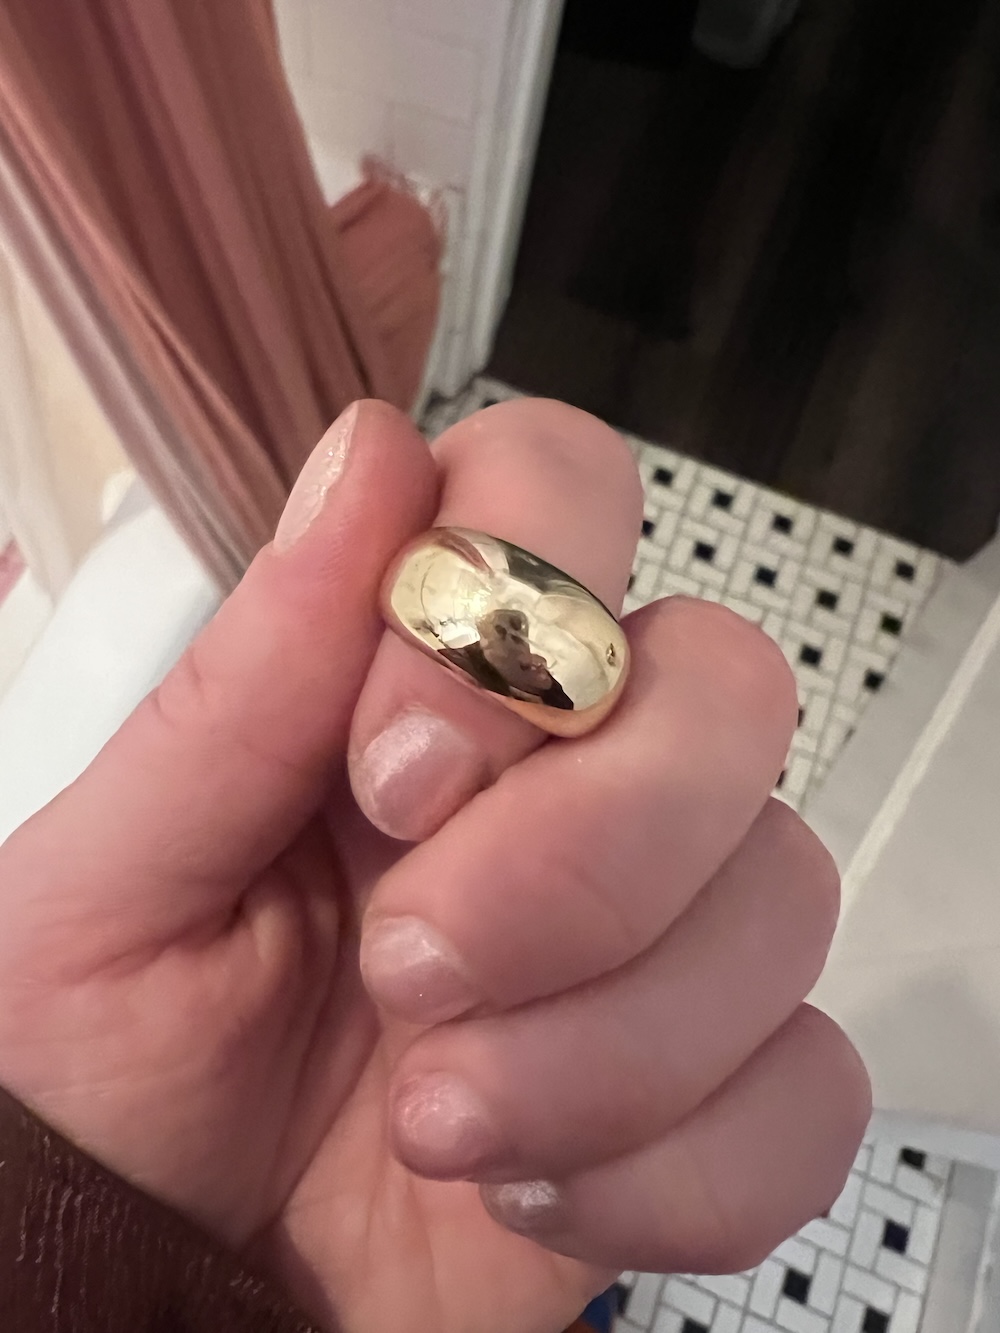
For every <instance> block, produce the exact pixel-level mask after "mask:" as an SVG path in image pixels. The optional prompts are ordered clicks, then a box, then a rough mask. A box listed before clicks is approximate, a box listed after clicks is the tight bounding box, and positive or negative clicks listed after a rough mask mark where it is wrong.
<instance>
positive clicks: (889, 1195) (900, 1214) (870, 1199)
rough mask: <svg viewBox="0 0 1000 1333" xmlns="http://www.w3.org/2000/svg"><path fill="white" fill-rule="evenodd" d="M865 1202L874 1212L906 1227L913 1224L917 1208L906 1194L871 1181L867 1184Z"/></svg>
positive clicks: (864, 1195) (864, 1194)
mask: <svg viewBox="0 0 1000 1333" xmlns="http://www.w3.org/2000/svg"><path fill="white" fill-rule="evenodd" d="M863 1203H864V1206H865V1207H866V1208H869V1209H870V1210H871V1211H872V1212H873V1213H880V1214H881V1215H882V1216H883V1217H888V1218H891V1220H892V1221H893V1222H898V1223H899V1224H900V1226H904V1227H908V1226H909V1225H910V1224H911V1222H912V1221H913V1215H914V1212H915V1209H916V1205H915V1204H914V1202H913V1200H912V1199H908V1198H907V1197H906V1195H905V1194H899V1193H898V1192H897V1191H896V1190H891V1189H888V1188H887V1187H886V1186H885V1185H878V1184H876V1183H875V1182H874V1181H869V1182H868V1184H867V1185H866V1186H865V1188H864V1193H863Z"/></svg>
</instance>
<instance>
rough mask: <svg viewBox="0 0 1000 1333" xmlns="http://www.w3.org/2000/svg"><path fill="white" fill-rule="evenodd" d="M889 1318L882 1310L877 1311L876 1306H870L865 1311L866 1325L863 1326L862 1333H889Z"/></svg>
mask: <svg viewBox="0 0 1000 1333" xmlns="http://www.w3.org/2000/svg"><path fill="white" fill-rule="evenodd" d="M888 1329H889V1316H888V1315H887V1314H883V1313H882V1311H881V1310H876V1309H875V1308H874V1306H871V1305H869V1306H868V1308H867V1309H866V1310H865V1319H864V1323H863V1324H862V1325H861V1333H888Z"/></svg>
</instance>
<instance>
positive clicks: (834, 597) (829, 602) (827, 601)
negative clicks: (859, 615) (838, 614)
mask: <svg viewBox="0 0 1000 1333" xmlns="http://www.w3.org/2000/svg"><path fill="white" fill-rule="evenodd" d="M839 601H840V594H839V593H835V592H831V591H830V589H829V588H820V590H819V592H818V593H817V594H816V605H817V606H822V607H823V608H824V609H825V610H827V611H836V609H837V603H838V602H839Z"/></svg>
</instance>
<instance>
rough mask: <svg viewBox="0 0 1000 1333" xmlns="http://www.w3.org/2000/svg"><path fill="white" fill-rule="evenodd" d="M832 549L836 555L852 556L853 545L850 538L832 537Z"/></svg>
mask: <svg viewBox="0 0 1000 1333" xmlns="http://www.w3.org/2000/svg"><path fill="white" fill-rule="evenodd" d="M833 549H834V551H835V552H836V553H837V555H853V554H854V543H853V542H852V541H851V539H850V537H834V539H833Z"/></svg>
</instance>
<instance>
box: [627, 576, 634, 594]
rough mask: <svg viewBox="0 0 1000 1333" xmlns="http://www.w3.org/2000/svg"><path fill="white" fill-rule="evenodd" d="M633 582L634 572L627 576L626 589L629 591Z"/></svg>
mask: <svg viewBox="0 0 1000 1333" xmlns="http://www.w3.org/2000/svg"><path fill="white" fill-rule="evenodd" d="M634 582H635V575H634V574H630V575H629V576H628V590H629V592H631V591H632V584H633V583H634Z"/></svg>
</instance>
